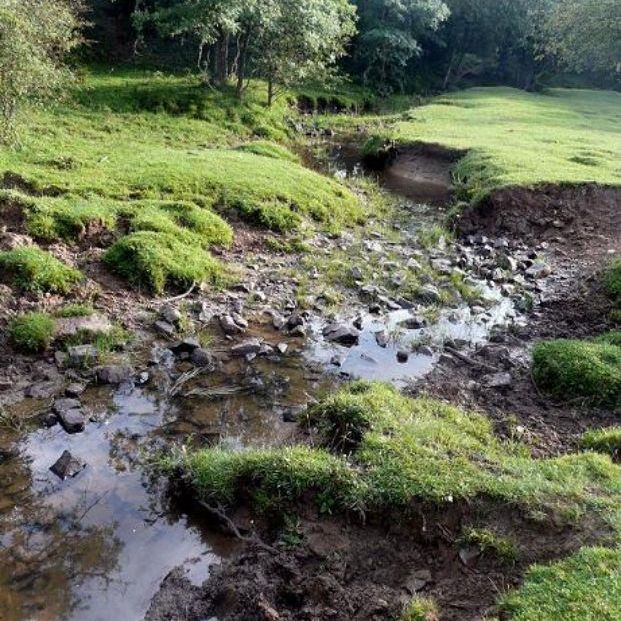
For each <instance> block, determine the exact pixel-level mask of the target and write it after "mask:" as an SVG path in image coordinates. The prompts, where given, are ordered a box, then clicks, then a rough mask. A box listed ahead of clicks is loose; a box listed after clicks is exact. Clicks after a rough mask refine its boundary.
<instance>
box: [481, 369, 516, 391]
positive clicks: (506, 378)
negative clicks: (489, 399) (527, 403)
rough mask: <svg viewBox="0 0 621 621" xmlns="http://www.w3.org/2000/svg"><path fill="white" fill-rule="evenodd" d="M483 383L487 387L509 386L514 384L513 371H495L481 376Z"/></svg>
mask: <svg viewBox="0 0 621 621" xmlns="http://www.w3.org/2000/svg"><path fill="white" fill-rule="evenodd" d="M481 383H482V384H483V385H484V386H486V387H487V388H497V389H499V388H509V387H510V386H511V385H512V384H513V377H512V376H511V373H493V374H491V375H485V376H484V377H482V378H481Z"/></svg>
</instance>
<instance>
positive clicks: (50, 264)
mask: <svg viewBox="0 0 621 621" xmlns="http://www.w3.org/2000/svg"><path fill="white" fill-rule="evenodd" d="M0 268H1V269H2V270H3V271H4V272H5V276H6V277H8V279H9V280H10V281H11V282H12V283H13V285H15V286H16V287H19V288H20V289H22V290H24V291H41V292H49V293H67V292H68V291H69V290H70V289H71V288H72V286H73V285H74V284H75V283H76V282H78V281H79V280H80V278H81V277H82V275H81V274H80V272H79V271H78V270H76V269H74V268H72V267H69V266H68V265H65V264H64V263H62V262H61V261H59V260H58V259H56V258H55V257H53V256H52V255H51V254H49V253H47V252H44V251H43V250H41V249H39V248H36V247H25V248H18V249H17V250H10V251H9V252H3V253H2V254H0Z"/></svg>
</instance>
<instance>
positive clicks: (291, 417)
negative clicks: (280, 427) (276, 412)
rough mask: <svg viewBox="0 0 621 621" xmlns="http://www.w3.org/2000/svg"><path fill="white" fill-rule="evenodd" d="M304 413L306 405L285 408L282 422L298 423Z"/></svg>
mask: <svg viewBox="0 0 621 621" xmlns="http://www.w3.org/2000/svg"><path fill="white" fill-rule="evenodd" d="M304 412H306V406H304V405H299V406H291V407H288V408H285V410H284V411H283V413H282V420H283V421H284V422H285V423H297V422H298V420H299V419H300V416H301V415H302V414H304Z"/></svg>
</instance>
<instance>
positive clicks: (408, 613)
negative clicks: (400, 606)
mask: <svg viewBox="0 0 621 621" xmlns="http://www.w3.org/2000/svg"><path fill="white" fill-rule="evenodd" d="M439 620H440V612H439V610H438V606H437V605H436V603H435V602H434V601H433V600H432V599H429V598H428V597H415V598H414V599H413V600H412V601H411V602H410V603H409V604H408V605H407V606H406V607H405V610H404V611H403V614H402V615H401V618H400V621H439Z"/></svg>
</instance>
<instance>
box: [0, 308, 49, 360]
mask: <svg viewBox="0 0 621 621" xmlns="http://www.w3.org/2000/svg"><path fill="white" fill-rule="evenodd" d="M54 327H55V324H54V320H53V319H52V317H50V315H48V314H47V313H26V314H24V315H20V316H19V317H17V318H15V319H14V320H13V321H12V322H11V323H10V324H9V336H10V338H11V341H12V342H13V345H14V346H15V348H16V349H18V350H19V351H22V352H24V353H39V352H43V351H45V350H46V349H47V348H48V347H49V346H50V344H51V342H52V340H53V338H54Z"/></svg>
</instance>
